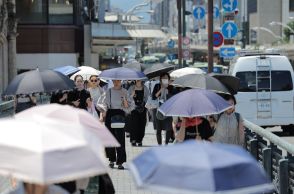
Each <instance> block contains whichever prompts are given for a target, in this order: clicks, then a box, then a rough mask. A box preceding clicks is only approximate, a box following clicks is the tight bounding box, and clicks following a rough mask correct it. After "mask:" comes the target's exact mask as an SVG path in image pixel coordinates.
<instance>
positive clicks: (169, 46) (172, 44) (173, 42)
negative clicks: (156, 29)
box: [167, 40, 176, 48]
mask: <svg viewBox="0 0 294 194" xmlns="http://www.w3.org/2000/svg"><path fill="white" fill-rule="evenodd" d="M175 44H176V42H175V41H174V40H169V41H168V42H167V47H168V48H174V47H175Z"/></svg>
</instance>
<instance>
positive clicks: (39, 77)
mask: <svg viewBox="0 0 294 194" xmlns="http://www.w3.org/2000/svg"><path fill="white" fill-rule="evenodd" d="M74 87H75V84H74V82H73V81H72V80H70V79H69V78H68V77H67V76H65V75H63V74H62V73H59V72H57V71H53V70H44V71H39V70H33V71H28V72H25V73H22V74H19V75H17V76H16V77H15V78H14V79H13V80H12V81H11V82H10V83H9V85H8V86H7V88H6V90H5V92H4V93H3V94H4V95H17V94H31V93H37V92H54V91H57V90H70V89H73V88H74Z"/></svg>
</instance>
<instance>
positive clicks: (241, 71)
mask: <svg viewBox="0 0 294 194" xmlns="http://www.w3.org/2000/svg"><path fill="white" fill-rule="evenodd" d="M230 74H232V75H234V76H236V77H238V78H239V79H240V88H239V92H238V94H237V95H236V100H237V106H236V110H237V112H240V113H241V114H242V115H243V117H244V118H245V119H247V120H249V121H251V122H253V123H255V124H257V125H259V126H263V127H266V126H281V127H282V129H283V130H284V131H289V132H290V131H292V130H293V132H294V90H293V82H294V73H293V68H292V66H291V64H290V62H289V60H288V58H287V57H286V56H281V55H276V54H255V55H254V54H251V55H249V56H246V55H245V56H241V57H239V58H238V59H237V60H236V61H235V63H233V64H232V65H231V67H230Z"/></svg>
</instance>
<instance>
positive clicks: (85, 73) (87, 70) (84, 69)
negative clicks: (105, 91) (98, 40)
mask: <svg viewBox="0 0 294 194" xmlns="http://www.w3.org/2000/svg"><path fill="white" fill-rule="evenodd" d="M78 68H79V69H80V71H79V72H77V73H75V74H73V75H72V76H70V79H72V80H74V78H75V76H76V75H81V76H82V77H83V80H89V78H90V76H91V75H97V76H99V75H100V73H101V71H99V70H97V69H95V68H93V67H90V66H80V67H78Z"/></svg>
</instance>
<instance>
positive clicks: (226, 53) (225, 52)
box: [219, 47, 236, 58]
mask: <svg viewBox="0 0 294 194" xmlns="http://www.w3.org/2000/svg"><path fill="white" fill-rule="evenodd" d="M219 55H220V57H223V58H233V57H234V56H235V55H236V49H235V47H221V48H220V49H219Z"/></svg>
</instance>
